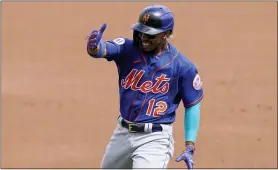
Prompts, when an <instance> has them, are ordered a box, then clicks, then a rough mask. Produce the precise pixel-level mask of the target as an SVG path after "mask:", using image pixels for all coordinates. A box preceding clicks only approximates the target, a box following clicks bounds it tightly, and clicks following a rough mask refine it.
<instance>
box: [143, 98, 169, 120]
mask: <svg viewBox="0 0 278 170" xmlns="http://www.w3.org/2000/svg"><path fill="white" fill-rule="evenodd" d="M154 104H155V106H156V107H155V108H154ZM153 108H154V110H153ZM152 110H153V112H152ZM166 110H167V103H166V102H164V101H158V102H155V99H151V100H150V101H149V106H148V110H147V113H146V115H148V116H151V115H152V113H153V116H154V117H160V116H163V115H164V112H165V111H166Z"/></svg>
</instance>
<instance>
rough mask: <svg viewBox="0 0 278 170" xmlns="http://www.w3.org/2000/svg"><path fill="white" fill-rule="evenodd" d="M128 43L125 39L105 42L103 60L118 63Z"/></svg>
mask: <svg viewBox="0 0 278 170" xmlns="http://www.w3.org/2000/svg"><path fill="white" fill-rule="evenodd" d="M128 43H129V41H128V39H126V38H116V39H114V40H108V41H105V44H106V51H107V54H106V56H105V58H106V59H107V60H108V61H115V62H119V60H120V59H121V57H124V55H125V53H126V49H127V48H126V46H127V45H128Z"/></svg>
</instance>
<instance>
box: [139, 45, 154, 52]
mask: <svg viewBox="0 0 278 170" xmlns="http://www.w3.org/2000/svg"><path fill="white" fill-rule="evenodd" d="M141 47H142V50H143V51H144V52H152V51H153V50H154V48H153V47H152V46H143V45H142V46H141Z"/></svg>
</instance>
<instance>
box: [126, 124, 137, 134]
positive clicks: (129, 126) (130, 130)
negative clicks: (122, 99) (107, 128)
mask: <svg viewBox="0 0 278 170" xmlns="http://www.w3.org/2000/svg"><path fill="white" fill-rule="evenodd" d="M133 126H136V124H133V123H129V124H128V131H129V132H130V133H136V132H137V131H134V130H132V127H133Z"/></svg>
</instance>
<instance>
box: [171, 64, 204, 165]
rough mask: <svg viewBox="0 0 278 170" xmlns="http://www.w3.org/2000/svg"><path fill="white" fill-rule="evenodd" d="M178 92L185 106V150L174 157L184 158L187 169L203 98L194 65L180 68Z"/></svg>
mask: <svg viewBox="0 0 278 170" xmlns="http://www.w3.org/2000/svg"><path fill="white" fill-rule="evenodd" d="M179 93H180V94H181V96H182V101H183V104H184V106H185V110H184V132H185V134H184V136H185V150H184V151H183V152H182V154H181V155H180V156H179V157H178V158H177V159H176V161H178V162H179V161H181V160H184V161H185V163H186V164H187V166H188V168H189V169H192V168H193V154H194V152H195V143H196V139H197V136H198V131H199V124H200V112H201V100H202V99H203V88H202V81H201V78H200V76H199V74H198V70H197V68H196V67H195V66H192V67H191V68H190V69H189V70H186V71H184V70H182V72H181V77H180V82H179Z"/></svg>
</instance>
